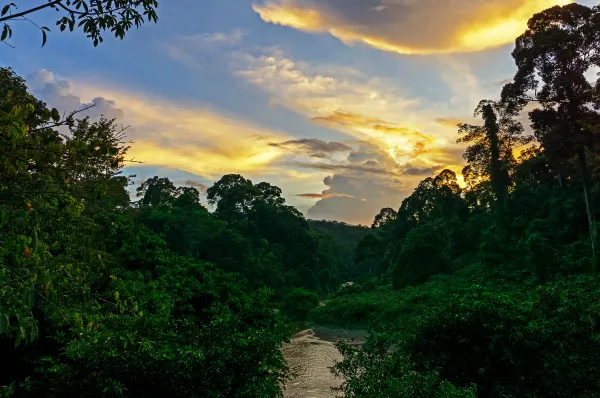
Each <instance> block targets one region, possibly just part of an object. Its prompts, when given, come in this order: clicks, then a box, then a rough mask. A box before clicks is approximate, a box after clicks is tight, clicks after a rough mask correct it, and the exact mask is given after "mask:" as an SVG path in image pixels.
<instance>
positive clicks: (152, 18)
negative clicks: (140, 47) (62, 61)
mask: <svg viewBox="0 0 600 398" xmlns="http://www.w3.org/2000/svg"><path fill="white" fill-rule="evenodd" d="M45 8H51V9H54V10H56V11H57V12H59V13H60V18H59V19H58V20H57V21H56V26H58V28H59V30H60V31H61V32H62V31H64V30H65V29H67V28H68V29H69V31H71V32H72V31H73V30H75V29H76V28H77V29H81V30H82V31H83V33H85V34H86V36H87V37H88V38H89V39H91V40H92V43H93V44H94V47H95V46H97V45H98V44H100V43H102V42H103V41H104V38H103V37H102V33H103V32H104V31H106V30H108V31H110V32H111V33H113V34H114V35H115V37H116V38H119V39H123V38H124V37H125V34H126V33H127V31H129V29H131V28H133V26H134V25H135V27H136V28H139V27H140V26H142V25H143V24H144V22H146V21H149V22H157V21H158V16H157V14H156V8H158V1H156V0H99V1H88V0H52V1H48V2H47V3H45V4H40V5H38V6H34V7H31V8H27V9H19V8H18V7H17V5H16V4H15V3H9V4H6V5H4V6H3V7H2V9H1V11H0V22H2V23H3V26H2V34H1V37H0V41H2V42H5V40H6V39H10V38H11V37H12V29H11V25H10V23H11V22H14V21H28V22H30V23H31V24H32V25H33V26H35V27H36V28H38V29H39V30H40V32H41V33H42V47H43V46H44V45H45V44H46V40H47V33H46V32H50V29H49V28H48V27H46V26H42V27H40V26H38V25H37V24H35V23H34V22H33V21H32V20H31V19H30V18H29V16H30V15H31V14H33V13H35V12H38V11H41V10H43V9H45Z"/></svg>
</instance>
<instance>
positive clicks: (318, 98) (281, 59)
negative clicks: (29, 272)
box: [237, 49, 460, 171]
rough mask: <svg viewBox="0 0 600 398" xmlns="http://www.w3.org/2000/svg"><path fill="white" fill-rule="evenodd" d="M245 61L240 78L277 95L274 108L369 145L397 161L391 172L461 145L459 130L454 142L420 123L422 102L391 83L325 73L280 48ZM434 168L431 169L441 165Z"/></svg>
mask: <svg viewBox="0 0 600 398" xmlns="http://www.w3.org/2000/svg"><path fill="white" fill-rule="evenodd" d="M241 61H242V62H243V63H244V64H243V65H242V66H240V69H239V70H238V72H237V75H238V76H240V77H242V78H244V79H246V80H247V81H248V82H250V83H251V84H253V85H254V86H256V87H258V88H259V89H261V90H263V91H265V92H267V93H269V94H271V95H272V98H271V99H270V101H271V103H275V104H279V105H281V106H284V107H286V108H288V109H290V110H292V111H294V112H296V113H298V114H301V115H303V116H305V117H307V118H309V119H310V120H312V121H313V122H315V123H317V124H319V125H323V126H326V127H329V128H332V129H335V130H338V131H340V132H343V133H345V134H348V135H351V136H352V137H353V138H355V139H358V140H359V141H368V142H369V144H370V145H373V146H376V147H377V148H379V149H380V150H382V151H383V152H384V153H385V154H387V156H388V158H389V159H390V160H393V161H392V162H391V163H389V164H387V166H386V167H387V169H388V171H389V170H390V168H393V167H396V166H402V165H404V164H407V163H409V162H411V161H413V160H415V159H416V158H419V159H421V160H423V161H425V162H429V160H428V159H429V157H430V156H437V157H439V154H440V153H442V152H443V151H444V150H445V149H446V148H447V147H448V146H450V145H455V143H454V142H453V141H455V138H454V137H455V134H456V131H454V132H452V141H449V140H448V139H447V137H445V136H444V135H443V134H439V135H436V134H431V133H426V132H424V131H423V130H422V128H421V126H420V123H419V122H420V120H419V119H420V118H422V112H421V111H420V109H419V107H420V105H421V104H420V101H419V100H416V99H410V98H406V97H404V96H402V94H401V93H399V92H397V91H396V90H395V89H394V88H393V85H390V84H389V82H386V81H383V80H381V79H378V78H366V77H364V76H362V75H360V74H355V75H350V76H349V75H348V74H347V73H344V71H341V72H340V73H336V69H335V68H333V67H329V68H328V70H327V72H326V73H325V72H324V71H323V70H319V69H318V68H315V67H312V66H311V65H308V64H306V63H303V62H295V61H294V60H292V59H290V58H287V57H286V56H285V55H284V54H283V53H282V52H281V51H280V50H277V49H276V50H271V51H268V52H267V53H265V54H263V55H260V56H252V55H249V54H246V55H244V56H243V57H241ZM432 120H433V118H432ZM438 130H443V129H438ZM443 133H444V134H445V132H443ZM459 159H460V155H459ZM459 159H454V161H453V162H451V163H457V162H459ZM366 160H368V159H366ZM429 163H431V164H430V165H429V167H433V166H436V167H437V166H439V163H436V162H433V161H431V162H429ZM328 167H333V166H328ZM360 167H363V168H364V165H360ZM330 170H332V168H330ZM340 170H341V169H340Z"/></svg>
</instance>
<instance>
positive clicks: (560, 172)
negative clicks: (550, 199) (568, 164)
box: [556, 161, 564, 192]
mask: <svg viewBox="0 0 600 398" xmlns="http://www.w3.org/2000/svg"><path fill="white" fill-rule="evenodd" d="M556 171H557V173H558V185H559V186H560V191H561V192H562V191H563V189H564V182H563V175H562V164H561V163H560V161H557V162H556Z"/></svg>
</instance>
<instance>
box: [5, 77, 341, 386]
mask: <svg viewBox="0 0 600 398" xmlns="http://www.w3.org/2000/svg"><path fill="white" fill-rule="evenodd" d="M0 98H1V102H0V152H1V153H2V156H1V158H0V215H1V218H0V248H1V249H0V352H1V353H2V359H3V361H5V363H6V364H10V366H8V367H7V369H6V370H5V371H3V372H2V374H1V375H0V395H1V396H48V397H51V396H57V397H58V396H60V397H65V396H77V397H81V396H101V395H105V396H121V395H129V396H157V395H160V396H182V397H183V396H184V397H192V396H202V397H232V396H239V397H266V396H278V395H279V394H280V391H281V386H282V384H281V383H282V382H283V381H284V380H285V379H286V377H288V376H289V373H288V371H287V368H286V366H285V364H284V362H283V359H282V357H281V353H280V350H279V347H280V344H281V342H282V341H284V340H285V339H286V338H287V337H288V336H287V328H286V325H285V322H284V321H283V319H284V318H282V317H281V316H280V315H279V314H278V313H277V312H276V311H275V309H276V308H277V306H278V302H279V301H281V299H283V298H284V297H285V296H286V294H288V293H290V294H291V296H288V297H297V294H298V292H300V293H302V292H305V293H306V294H305V296H306V298H307V299H308V301H307V303H308V304H309V305H312V306H314V305H316V302H315V301H316V300H317V294H318V293H322V292H325V291H327V290H328V289H330V288H332V287H336V286H338V285H339V284H340V283H341V282H342V281H343V280H344V278H345V277H346V274H347V271H348V270H347V269H346V265H345V264H344V262H343V261H342V260H343V259H344V257H345V256H346V257H347V256H348V255H347V254H344V253H347V252H349V249H348V248H347V247H346V246H344V245H343V244H341V243H339V242H338V241H337V240H335V239H334V238H332V237H330V236H329V235H325V234H324V233H323V232H320V231H319V230H317V229H311V228H310V227H309V224H308V222H307V221H306V220H305V219H304V217H303V216H302V215H301V214H300V213H299V212H298V211H297V210H296V209H294V208H293V207H290V206H287V205H286V204H285V200H284V199H283V198H282V197H281V190H280V189H279V188H277V187H274V186H271V185H269V184H267V183H258V184H254V183H252V182H251V181H249V180H247V179H244V178H243V177H241V176H239V175H226V176H224V177H223V178H221V180H219V181H218V182H216V183H215V184H214V186H212V187H211V188H209V189H208V193H207V197H208V200H209V202H210V203H211V204H213V205H214V207H215V211H214V212H213V213H211V212H209V211H208V210H207V209H206V208H205V207H203V206H202V205H201V204H200V193H199V192H198V190H196V189H195V188H191V187H176V186H175V185H173V183H172V182H171V181H169V180H168V179H166V178H159V177H154V178H151V179H149V180H147V181H145V182H144V183H143V184H141V186H139V187H137V197H138V200H136V201H134V202H133V203H132V201H131V200H130V195H129V193H128V191H127V187H128V185H130V181H129V178H128V177H125V176H123V175H121V171H122V170H121V169H122V167H123V165H124V163H125V162H126V160H127V150H128V147H127V146H126V143H125V142H124V134H123V131H121V130H118V129H116V127H115V125H114V124H113V122H112V121H110V120H100V121H98V122H92V121H90V120H89V119H85V118H84V119H80V120H78V119H77V116H78V115H77V114H74V115H70V116H69V117H66V118H65V119H61V118H60V116H59V114H58V112H57V111H56V110H54V109H53V110H49V109H47V108H46V106H45V104H44V103H42V102H40V101H38V100H36V99H35V98H34V97H33V96H32V95H31V94H30V93H28V91H27V88H26V86H25V82H24V81H23V80H22V79H21V78H19V77H18V76H17V75H15V73H14V72H13V71H12V70H10V69H6V68H3V69H0ZM294 289H296V290H294ZM302 289H308V290H310V292H309V291H307V290H302ZM288 300H289V299H288ZM311 303H312V304H311ZM285 304H286V301H284V305H283V306H282V310H283V311H282V312H283V313H284V314H285V315H287V316H289V317H290V318H294V317H298V316H300V317H303V316H305V315H306V313H307V312H308V311H309V310H310V309H311V308H312V307H311V306H309V307H307V308H305V309H302V310H301V311H300V315H298V309H296V310H294V309H292V310H291V311H287V309H289V308H290V307H289V306H287V307H286V306H285Z"/></svg>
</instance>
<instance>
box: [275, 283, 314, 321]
mask: <svg viewBox="0 0 600 398" xmlns="http://www.w3.org/2000/svg"><path fill="white" fill-rule="evenodd" d="M318 305H319V297H318V296H317V294H316V293H313V292H311V291H309V290H306V289H294V290H292V291H291V292H290V293H288V294H287V295H286V296H285V298H284V299H283V301H282V303H281V306H280V310H281V314H282V315H285V316H286V317H288V318H290V319H291V320H294V321H304V320H306V316H307V315H308V313H309V311H310V310H312V309H313V308H315V307H316V306H318Z"/></svg>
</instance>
